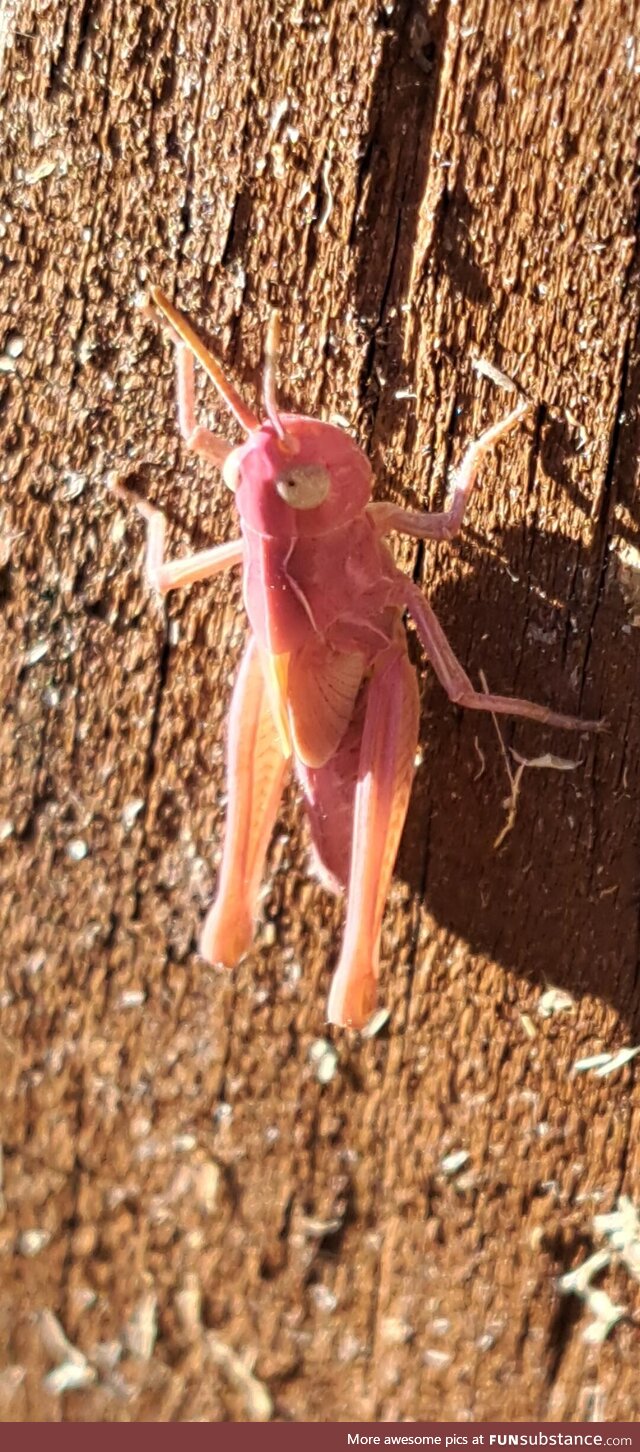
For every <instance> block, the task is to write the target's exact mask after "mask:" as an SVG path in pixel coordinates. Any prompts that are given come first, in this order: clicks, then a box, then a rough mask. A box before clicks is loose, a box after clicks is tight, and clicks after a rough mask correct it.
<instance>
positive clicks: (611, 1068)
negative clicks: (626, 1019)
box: [596, 1044, 640, 1079]
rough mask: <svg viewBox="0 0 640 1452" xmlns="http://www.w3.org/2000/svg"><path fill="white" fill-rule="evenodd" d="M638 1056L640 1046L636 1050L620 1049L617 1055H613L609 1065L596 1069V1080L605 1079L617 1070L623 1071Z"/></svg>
mask: <svg viewBox="0 0 640 1452" xmlns="http://www.w3.org/2000/svg"><path fill="white" fill-rule="evenodd" d="M636 1054H640V1044H638V1045H636V1047H635V1048H630V1047H628V1048H625V1049H618V1052H617V1054H612V1055H611V1058H610V1059H609V1063H608V1064H602V1065H601V1067H600V1068H599V1069H596V1078H597V1079H605V1078H607V1076H608V1075H609V1074H615V1072H616V1070H617V1069H623V1068H624V1066H625V1064H629V1063H631V1060H632V1059H635V1057H636Z"/></svg>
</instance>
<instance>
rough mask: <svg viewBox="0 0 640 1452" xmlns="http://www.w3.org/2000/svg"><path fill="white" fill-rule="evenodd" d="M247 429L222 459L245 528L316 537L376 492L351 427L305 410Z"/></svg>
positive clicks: (348, 516)
mask: <svg viewBox="0 0 640 1452" xmlns="http://www.w3.org/2000/svg"><path fill="white" fill-rule="evenodd" d="M280 422H281V425H282V430H283V432H282V435H281V436H280V435H279V434H278V433H276V430H275V428H274V426H273V424H272V423H271V422H269V423H264V424H262V425H261V427H260V428H258V429H256V430H255V431H254V432H253V433H251V434H250V435H249V438H248V439H247V441H246V443H244V444H241V445H240V447H239V448H237V449H234V450H233V453H231V454H229V456H228V458H227V459H225V462H224V465H223V471H222V472H223V478H224V480H225V483H226V484H228V485H229V487H230V488H232V489H233V490H234V492H235V496H236V502H237V505H238V510H239V513H240V517H241V519H242V521H243V523H244V524H245V525H246V526H247V528H249V529H252V530H255V531H256V532H257V533H259V534H268V535H280V536H283V535H284V536H290V537H291V538H297V537H299V536H312V535H320V534H328V533H329V532H330V531H331V530H333V529H336V528H338V527H339V526H340V525H341V524H346V523H347V521H348V520H350V519H353V518H355V516H356V515H358V514H359V513H360V512H361V510H362V509H364V506H365V504H366V503H367V501H368V500H369V498H370V497H371V467H370V465H369V461H368V459H367V458H366V456H365V454H363V452H362V450H361V449H359V448H358V445H357V444H356V443H355V442H354V440H353V439H352V438H350V437H349V435H348V434H346V433H344V432H343V431H342V429H339V428H336V427H335V426H334V425H333V424H327V423H321V422H320V421H319V420H318V419H312V418H305V417H304V416H303V415H301V414H283V415H282V417H281V420H280Z"/></svg>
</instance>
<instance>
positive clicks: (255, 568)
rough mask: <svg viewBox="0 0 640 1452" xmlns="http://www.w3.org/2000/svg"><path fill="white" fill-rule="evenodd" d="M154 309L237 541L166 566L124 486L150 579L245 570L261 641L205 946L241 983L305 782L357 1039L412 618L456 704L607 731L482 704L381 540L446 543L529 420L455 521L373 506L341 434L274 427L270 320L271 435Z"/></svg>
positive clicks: (463, 498)
mask: <svg viewBox="0 0 640 1452" xmlns="http://www.w3.org/2000/svg"><path fill="white" fill-rule="evenodd" d="M152 297H153V300H154V302H155V305H156V307H157V309H158V310H159V312H160V314H161V315H162V316H163V318H164V320H165V322H166V324H168V327H169V331H170V333H171V336H172V337H173V341H174V343H175V346H176V360H177V394H178V419H179V425H180V431H181V433H182V437H183V439H184V441H185V443H186V446H187V448H189V449H191V450H193V451H195V453H197V454H199V455H201V456H202V457H203V458H205V459H206V460H208V462H209V463H211V464H214V465H216V466H217V467H218V468H220V469H221V471H222V478H223V480H224V483H225V484H226V485H227V486H228V487H229V488H230V489H232V490H233V492H234V494H235V499H236V504H237V508H238V513H239V516H240V531H241V533H240V538H239V539H236V540H231V541H230V542H229V543H227V544H219V545H214V546H213V548H212V549H207V550H203V551H202V552H201V553H199V554H195V555H188V556H186V557H185V558H184V559H178V560H170V561H168V560H165V558H164V537H165V518H164V515H163V514H162V513H161V512H160V510H158V509H155V508H154V507H153V506H152V505H150V504H148V503H147V501H146V500H143V499H140V498H139V497H138V496H137V495H135V494H132V493H130V492H129V491H128V490H126V489H123V488H121V487H119V486H115V487H116V491H117V492H118V493H119V494H120V495H121V496H123V497H125V498H126V499H128V500H129V501H131V502H133V503H134V504H135V505H136V507H137V509H138V510H139V512H140V514H141V515H142V516H143V518H144V519H145V520H146V521H147V548H146V577H147V580H148V583H149V585H150V586H151V587H152V588H153V589H154V590H156V591H159V592H160V594H161V595H164V594H166V593H167V591H169V590H175V589H177V588H179V587H180V586H185V585H191V584H193V582H194V581H196V580H206V579H210V578H211V577H212V576H214V575H217V574H219V573H220V571H222V570H226V569H230V568H231V567H232V566H233V565H239V566H241V567H242V571H243V585H244V601H245V606H246V611H247V615H248V617H249V623H250V626H251V635H250V637H249V642H248V644H247V647H246V650H245V653H244V656H243V659H242V662H241V665H240V670H239V673H238V677H237V680H236V684H235V687H234V691H233V700H232V704H231V715H230V721H229V733H228V743H227V770H228V810H227V822H226V830H225V837H224V846H223V851H222V861H221V865H220V872H219V878H218V890H217V896H216V899H215V902H214V903H213V906H212V907H211V908H210V910H209V912H208V914H207V917H206V920H205V923H204V927H203V929H202V934H201V938H200V952H201V954H202V956H203V957H204V958H205V959H206V960H207V961H208V962H209V963H212V964H216V965H222V966H226V967H233V966H234V965H235V964H237V962H238V960H239V959H240V958H242V957H243V955H244V954H245V953H246V952H247V951H248V950H249V948H250V947H251V943H252V940H253V937H254V931H255V922H256V915H257V901H258V894H259V890H260V881H261V876H262V871H263V865H264V860H265V856H266V852H267V848H268V844H269V837H270V834H271V830H272V827H273V824H274V822H275V818H276V815H277V811H278V805H279V802H280V798H281V795H282V791H283V787H284V783H285V780H286V777H287V775H288V773H289V771H290V769H291V767H293V770H294V771H295V773H296V776H297V778H298V782H299V785H300V788H301V790H302V794H303V797H304V801H305V806H306V811H307V816H308V820H309V826H310V829H311V837H312V842H313V852H314V857H315V866H316V870H317V873H318V875H319V877H320V880H321V882H322V883H323V884H324V885H325V886H326V887H327V888H328V889H330V890H332V891H335V892H338V891H341V890H346V894H347V901H346V923H345V931H344V938H343V943H342V949H341V953H340V957H339V961H338V965H337V967H336V969H335V972H334V976H333V981H332V984H331V990H330V994H329V1003H328V1019H329V1021H330V1022H331V1023H335V1024H339V1025H343V1026H348V1027H352V1028H362V1027H363V1025H364V1024H365V1023H366V1021H367V1020H368V1018H369V1017H370V1015H371V1013H372V1011H373V1009H374V1006H375V1002H376V992H377V979H378V966H379V945H380V932H381V927H382V917H383V913H384V908H385V902H386V898H387V893H388V890H389V885H390V881H391V875H392V872H393V867H394V862H395V858H396V854H397V850H398V845H399V842H400V836H401V833H402V828H403V825H404V820H405V816H406V812H407V807H408V803H409V795H410V791H411V784H412V780H413V774H414V759H415V754H416V748H417V742H418V718H419V700H418V685H417V681H416V677H415V673H414V671H413V669H412V667H411V664H410V662H409V657H408V654H407V641H406V636H405V630H404V625H403V614H404V612H405V611H408V612H409V614H410V615H411V616H412V617H413V620H414V622H415V625H416V627H417V631H418V635H419V637H420V639H421V641H422V644H423V646H424V649H425V651H426V653H427V656H428V658H429V660H430V661H431V664H432V666H433V668H434V670H435V673H436V675H437V677H438V679H439V681H440V682H441V684H442V686H444V689H445V691H446V692H447V695H448V696H449V698H450V699H451V700H452V701H454V702H455V703H456V704H457V705H459V706H467V707H471V708H472V709H474V710H478V711H492V712H494V713H496V714H499V713H505V714H509V715H512V716H524V717H527V718H529V719H530V720H532V721H539V722H542V723H543V724H545V725H548V726H557V727H564V728H566V729H568V730H574V729H581V730H592V729H597V727H598V725H599V723H598V722H593V721H581V720H579V719H578V718H576V717H573V716H562V715H559V714H558V713H557V712H555V711H550V710H548V709H547V708H546V707H545V706H539V705H535V704H534V703H533V702H531V701H525V700H519V699H517V698H515V697H514V698H512V697H510V696H496V695H490V694H488V693H485V692H479V691H476V690H474V687H473V685H472V684H471V681H470V680H469V677H468V676H467V674H466V672H465V671H464V669H463V667H462V666H461V664H460V662H459V661H458V660H457V659H456V656H455V655H454V653H453V650H452V648H451V646H450V645H449V642H448V641H447V639H446V636H445V634H444V631H443V629H442V626H441V625H440V624H439V622H438V620H437V618H436V616H435V614H434V612H433V610H432V608H431V606H430V605H429V604H428V602H427V601H426V600H425V599H424V597H423V595H422V594H421V592H420V591H419V589H418V588H417V586H416V585H415V584H414V582H413V581H412V580H410V579H408V578H407V577H406V575H403V574H402V573H401V571H400V570H399V569H398V568H397V567H396V565H395V564H394V561H393V558H392V556H391V553H390V551H389V549H388V547H387V545H386V544H385V542H384V536H385V535H387V534H389V533H390V532H391V531H393V530H396V531H399V532H400V533H402V534H407V535H411V536H413V537H414V538H415V539H432V540H450V539H452V538H453V536H454V535H455V533H456V531H457V530H458V529H459V528H460V525H461V523H462V519H463V515H464V512H465V508H466V505H467V501H468V499H469V495H470V493H471V490H472V488H473V484H474V481H475V479H476V476H477V473H478V468H479V465H480V464H481V462H482V460H483V459H484V458H485V456H486V454H487V453H488V452H489V450H490V449H492V448H493V447H494V445H495V444H496V443H497V442H498V440H499V439H502V438H504V437H505V435H506V434H508V433H510V432H511V430H512V429H514V428H515V427H516V426H517V425H518V424H519V423H520V422H521V420H522V419H523V418H524V417H525V415H526V414H527V413H528V412H529V411H530V410H531V409H532V404H531V403H530V402H529V401H528V400H522V401H521V402H520V403H519V404H518V405H517V407H516V408H514V409H513V410H512V412H511V413H509V414H508V415H507V416H506V418H503V419H502V420H501V421H500V422H499V423H497V424H494V425H493V426H492V427H491V428H488V429H487V430H486V431H485V432H484V433H483V434H481V436H480V438H478V439H477V440H476V441H475V443H472V444H471V445H470V447H469V448H468V449H467V451H466V453H465V455H464V457H463V460H462V463H461V465H460V467H459V469H458V472H457V474H456V477H455V483H454V489H453V494H452V496H451V499H450V502H449V506H448V508H446V509H445V510H444V512H443V513H422V512H420V511H417V510H410V509H402V508H398V507H396V505H394V504H392V503H390V502H386V503H385V502H382V503H372V501H371V484H372V473H371V467H370V464H369V462H368V460H367V458H366V456H365V454H364V453H363V452H362V450H361V449H360V448H359V447H358V445H357V444H356V443H355V442H354V440H353V439H352V438H351V437H350V436H349V435H348V434H346V433H345V432H343V430H342V429H340V428H338V427H336V426H335V425H333V424H329V423H322V422H320V421H319V420H318V419H313V418H306V417H304V416H303V415H301V414H293V413H291V414H290V413H281V412H280V410H279V408H278V405H277V399H276V359H277V350H278V340H279V326H278V320H277V315H276V314H274V315H273V317H272V320H271V324H270V327H269V332H268V337H267V346H266V351H265V366H264V375H263V402H264V411H265V414H266V417H265V419H264V420H263V421H262V422H261V421H260V419H259V418H258V417H257V416H256V414H254V413H253V411H252V410H251V409H250V408H249V407H248V406H247V405H246V404H245V403H244V401H243V399H242V398H241V397H240V395H239V394H238V393H237V392H236V390H235V388H234V387H233V385H232V384H231V383H230V382H229V381H228V379H227V378H225V376H224V374H223V372H222V370H221V368H220V366H219V365H218V363H217V362H216V361H215V358H213V356H212V355H211V353H210V352H209V350H208V348H206V347H205V345H204V343H203V342H202V341H201V339H200V338H199V337H198V335H197V334H196V332H195V331H194V329H193V328H192V327H191V325H190V323H189V322H188V321H187V319H186V318H185V317H183V315H182V314H181V313H180V312H179V311H178V309H177V308H176V307H174V305H173V304H172V303H171V302H170V301H169V299H168V298H167V297H166V296H165V294H164V293H163V292H161V290H160V289H159V288H154V289H153V291H152ZM196 359H197V360H198V361H199V362H200V363H201V364H202V366H203V367H204V369H205V370H206V372H207V374H208V375H209V378H210V379H211V380H212V382H213V383H214V384H215V386H216V388H217V390H218V392H219V394H220V395H221V397H222V398H223V400H224V402H225V404H226V405H227V407H228V408H229V409H230V411H231V413H232V414H233V415H234V416H235V418H236V420H237V422H238V423H239V424H240V425H241V427H242V428H243V429H244V431H245V433H246V435H247V437H246V440H245V441H244V442H243V443H242V444H240V445H239V446H238V447H234V446H233V445H232V444H229V443H227V442H226V440H224V439H223V438H221V437H219V436H218V435H216V434H214V433H212V432H210V430H209V429H207V428H204V427H203V426H202V425H200V424H198V423H197V422H196V417H195V394H194V360H196Z"/></svg>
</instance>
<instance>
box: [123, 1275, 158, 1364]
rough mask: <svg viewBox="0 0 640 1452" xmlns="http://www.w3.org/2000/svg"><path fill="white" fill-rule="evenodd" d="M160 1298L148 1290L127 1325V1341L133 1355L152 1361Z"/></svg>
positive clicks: (142, 1359)
mask: <svg viewBox="0 0 640 1452" xmlns="http://www.w3.org/2000/svg"><path fill="white" fill-rule="evenodd" d="M157 1310H158V1300H157V1297H156V1295H155V1293H154V1291H148V1292H147V1293H146V1294H145V1295H144V1296H142V1298H141V1300H140V1301H139V1302H138V1304H137V1306H136V1308H135V1310H134V1311H133V1313H132V1315H131V1316H130V1318H129V1320H128V1322H127V1325H126V1327H125V1341H126V1344H127V1346H128V1348H129V1351H130V1352H131V1355H132V1356H137V1357H138V1358H139V1359H140V1361H150V1360H151V1357H152V1356H153V1348H154V1346H155V1344H156V1336H157V1334H158V1321H157Z"/></svg>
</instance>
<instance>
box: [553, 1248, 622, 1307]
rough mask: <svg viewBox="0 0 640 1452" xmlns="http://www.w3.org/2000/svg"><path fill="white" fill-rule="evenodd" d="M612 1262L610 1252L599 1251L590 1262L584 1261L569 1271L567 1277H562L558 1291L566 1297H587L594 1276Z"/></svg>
mask: <svg viewBox="0 0 640 1452" xmlns="http://www.w3.org/2000/svg"><path fill="white" fill-rule="evenodd" d="M610 1261H611V1255H610V1253H609V1251H608V1250H597V1251H596V1252H595V1254H594V1255H590V1256H589V1259H588V1260H585V1261H583V1263H582V1265H579V1266H576V1268H575V1270H572V1271H567V1272H566V1274H565V1275H563V1276H560V1279H559V1281H558V1290H559V1291H562V1294H563V1295H565V1296H569V1295H574V1296H585V1295H586V1293H587V1291H588V1290H589V1287H590V1285H591V1282H592V1280H593V1278H594V1276H597V1275H599V1273H600V1271H602V1270H605V1269H606V1267H607V1266H608V1265H609V1264H610Z"/></svg>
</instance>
